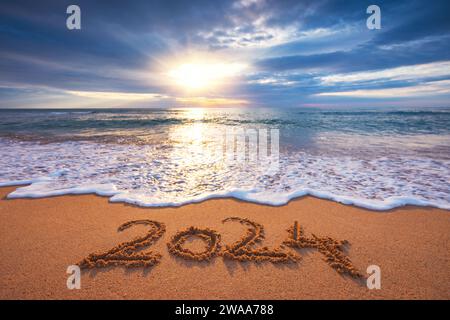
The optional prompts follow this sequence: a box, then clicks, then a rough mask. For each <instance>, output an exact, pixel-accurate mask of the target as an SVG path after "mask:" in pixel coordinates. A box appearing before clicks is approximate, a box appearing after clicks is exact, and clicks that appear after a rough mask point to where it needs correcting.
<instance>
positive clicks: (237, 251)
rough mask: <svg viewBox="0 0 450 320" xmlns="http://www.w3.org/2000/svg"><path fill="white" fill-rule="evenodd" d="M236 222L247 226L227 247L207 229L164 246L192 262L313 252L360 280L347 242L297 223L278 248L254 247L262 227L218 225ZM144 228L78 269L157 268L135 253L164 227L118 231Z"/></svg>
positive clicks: (151, 257) (285, 258) (293, 258)
mask: <svg viewBox="0 0 450 320" xmlns="http://www.w3.org/2000/svg"><path fill="white" fill-rule="evenodd" d="M222 222H223V223H226V222H239V223H241V224H243V225H245V226H247V231H246V234H245V235H243V236H242V238H241V239H239V240H238V241H236V242H235V243H232V244H230V245H225V246H224V247H222V245H221V236H220V234H219V233H218V232H217V231H215V230H211V229H209V228H197V227H190V228H188V229H186V230H183V231H179V232H177V233H176V234H175V235H174V236H173V237H172V238H171V239H170V241H169V242H168V243H167V247H168V250H169V252H170V253H171V254H173V255H175V256H178V257H181V258H183V259H188V260H195V261H209V260H211V259H212V258H214V257H217V256H221V257H223V259H229V260H236V261H242V262H243V261H253V262H256V263H259V262H264V261H268V262H272V263H297V262H298V261H299V260H300V256H299V255H298V254H295V253H292V252H289V251H287V250H286V246H287V247H291V248H296V249H315V250H318V251H319V252H320V253H321V254H322V255H323V256H324V257H325V261H326V262H327V263H328V264H329V265H330V266H331V267H332V268H333V269H334V270H336V271H337V272H339V273H341V274H347V275H349V276H351V277H355V278H359V277H362V275H361V273H360V272H359V271H358V270H357V269H356V268H355V267H354V266H353V264H352V262H351V261H350V259H349V258H348V257H347V256H346V255H345V252H344V250H345V247H346V246H347V245H348V244H349V243H348V241H346V240H343V241H337V240H335V239H333V238H330V237H318V236H316V235H314V234H311V237H306V236H305V235H304V233H303V229H302V228H301V227H299V225H298V222H297V221H295V222H294V225H293V226H292V227H290V228H289V229H287V233H288V236H287V238H286V240H284V241H283V243H282V245H280V246H279V247H278V248H273V249H269V248H268V247H262V246H258V244H259V243H260V242H262V240H263V239H264V227H263V226H262V225H261V224H259V223H257V222H254V221H251V220H249V219H246V218H239V217H230V218H226V219H224V220H223V221H222ZM139 224H140V225H146V226H149V227H150V230H149V231H148V232H147V234H146V235H144V236H141V237H137V238H135V239H133V240H131V241H127V242H123V243H121V244H119V245H117V246H115V247H114V248H112V249H110V250H108V251H105V252H100V253H92V254H90V255H88V256H87V257H86V258H85V259H83V260H82V261H80V262H79V263H78V265H79V266H80V267H81V268H82V269H91V268H101V267H109V266H125V267H130V268H132V267H150V266H154V265H156V264H158V263H159V262H160V261H161V259H162V256H161V254H159V253H155V252H153V251H147V252H138V250H139V249H143V248H145V247H149V246H150V245H152V244H153V243H155V242H156V241H158V240H159V239H160V238H161V237H162V236H163V234H164V233H165V231H166V227H165V224H164V223H162V222H158V221H153V220H133V221H129V222H126V223H124V224H122V225H121V226H120V227H119V228H118V231H123V230H125V229H128V228H130V227H131V226H134V225H139ZM189 238H198V239H201V240H202V241H204V243H205V244H206V247H205V250H204V251H203V252H193V251H192V250H189V249H187V248H184V244H185V242H186V241H187V240H188V239H189Z"/></svg>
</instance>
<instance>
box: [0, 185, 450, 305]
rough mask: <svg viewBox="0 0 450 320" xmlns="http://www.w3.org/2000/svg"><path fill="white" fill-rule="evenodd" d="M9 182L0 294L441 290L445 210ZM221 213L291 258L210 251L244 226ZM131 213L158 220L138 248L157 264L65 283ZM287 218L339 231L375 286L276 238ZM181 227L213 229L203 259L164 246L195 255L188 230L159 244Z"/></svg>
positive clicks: (381, 295)
mask: <svg viewBox="0 0 450 320" xmlns="http://www.w3.org/2000/svg"><path fill="white" fill-rule="evenodd" d="M12 190H14V188H12V187H7V188H0V199H1V200H0V221H1V223H0V298H1V299H450V232H449V230H450V212H449V211H446V210H440V209H433V208H422V207H411V206H409V207H404V208H400V209H395V210H391V211H388V212H382V213H380V212H373V211H369V210H365V209H360V208H356V207H353V206H347V205H342V204H339V203H335V202H331V201H326V200H321V199H316V198H313V197H304V198H300V199H297V200H294V201H291V202H290V203H289V204H287V205H285V206H281V207H271V206H264V205H257V204H252V203H246V202H242V201H237V200H233V199H218V200H208V201H205V202H202V203H199V204H190V205H186V206H183V207H179V208H139V207H135V206H131V205H126V204H119V203H114V204H113V203H109V202H108V198H104V197H99V196H95V195H81V196H60V197H51V198H43V199H14V200H6V198H5V197H6V195H7V194H8V193H9V192H11V191H12ZM228 217H240V218H246V219H248V221H251V222H254V223H257V225H258V226H262V227H263V228H264V233H265V238H264V239H261V240H262V242H258V243H256V244H255V245H253V248H254V249H255V250H256V252H261V249H260V248H261V247H265V246H267V247H268V248H267V249H266V251H267V252H273V251H274V250H273V249H275V248H278V249H279V252H282V253H283V254H284V253H287V254H288V255H289V256H293V257H296V259H297V260H298V261H295V262H293V261H284V262H283V261H280V262H279V263H272V262H269V261H262V262H255V261H254V260H253V258H252V256H249V259H247V260H249V261H238V260H234V259H230V257H229V256H228V258H226V257H224V256H222V255H220V254H219V255H218V254H217V252H219V253H220V252H223V250H225V249H226V248H227V245H228V246H230V245H232V244H233V243H235V242H236V241H238V240H239V239H241V238H243V237H245V235H246V232H247V229H249V228H250V229H251V227H249V225H248V224H241V223H239V221H228V222H226V223H222V220H224V219H225V218H228ZM135 220H152V221H157V222H159V223H161V224H163V225H164V228H165V230H163V231H161V232H160V237H159V238H158V237H156V236H155V239H153V240H152V244H151V245H150V246H149V247H144V248H142V249H143V250H142V251H141V252H144V253H147V252H149V251H151V252H152V254H153V256H154V257H157V258H158V257H159V258H158V259H157V260H158V263H156V264H155V265H154V266H151V267H147V268H144V267H140V266H137V267H129V268H127V267H125V266H120V265H119V266H111V265H110V266H108V265H107V266H106V267H94V268H92V269H84V270H83V271H82V275H81V289H80V290H68V289H67V286H66V280H67V277H68V276H69V275H68V274H66V269H67V267H68V266H69V265H72V264H76V263H79V262H80V261H82V260H83V259H84V258H86V257H87V256H88V255H89V254H91V253H93V252H107V251H108V250H111V249H112V248H114V247H117V246H118V245H119V244H121V243H123V242H126V241H130V240H132V239H134V238H136V237H142V236H143V235H145V234H147V233H148V232H149V230H152V228H151V225H148V224H147V225H146V224H133V225H130V226H129V228H127V229H124V230H123V231H121V232H118V228H119V226H120V225H122V224H123V223H126V222H129V221H135ZM294 221H298V225H299V226H301V227H302V228H303V230H304V236H305V237H309V238H312V234H315V235H316V236H317V237H319V238H323V237H331V238H332V239H335V240H339V241H340V240H348V242H349V244H348V245H345V246H344V247H345V250H344V251H343V253H344V254H345V256H346V257H347V258H348V259H349V260H350V261H351V264H352V265H353V266H354V267H355V268H356V269H357V270H358V271H359V272H360V273H361V274H362V275H363V276H367V273H366V268H367V267H368V266H369V265H378V266H379V267H380V268H381V289H380V290H369V289H368V288H367V286H366V281H365V279H364V278H354V277H352V276H350V275H348V274H345V273H343V274H341V273H339V272H338V270H337V269H334V268H333V267H332V266H331V265H330V263H327V262H326V261H325V258H326V256H325V255H324V254H323V252H320V251H319V250H318V249H317V248H309V249H308V248H303V249H299V248H291V247H289V246H284V247H281V248H280V245H281V244H282V242H283V241H285V240H286V239H287V238H288V235H289V234H288V232H287V229H288V228H290V227H291V230H292V227H293V225H294ZM191 226H193V227H197V228H198V229H202V230H203V229H205V228H208V229H209V230H210V231H211V234H212V235H213V236H214V237H217V238H215V244H218V246H217V247H214V246H212V247H211V248H212V249H211V250H212V251H211V252H213V251H214V250H217V251H214V252H213V253H211V254H210V256H208V257H206V258H208V260H204V261H196V260H192V259H190V258H189V257H186V256H185V257H181V256H179V255H176V251H177V250H179V249H180V248H182V249H188V250H190V251H188V253H189V252H193V253H194V256H195V257H197V258H198V257H200V256H199V255H196V254H195V253H196V252H197V253H198V252H202V251H204V250H205V245H206V244H207V241H205V240H204V239H203V240H202V239H201V238H199V237H192V236H191V237H189V236H188V237H185V238H183V241H182V242H181V243H180V242H178V243H175V245H172V246H170V250H171V252H169V248H168V246H167V243H168V242H170V241H171V240H172V238H173V237H174V236H175V234H176V233H177V232H179V231H183V230H186V229H188V228H190V227H191ZM192 230H194V229H192ZM196 230H197V229H196ZM192 232H193V233H195V232H194V231H192ZM217 235H218V236H217ZM205 239H206V240H208V239H207V238H205ZM178 240H179V238H176V239H174V241H175V242H176V241H178ZM177 248H178V249H177ZM174 250H175V251H174ZM258 250H259V251H258ZM174 252H175V253H174ZM178 252H179V251H178ZM188 256H189V254H188ZM195 257H194V258H195ZM191 258H192V257H191ZM203 258H205V256H203ZM197 260H201V259H197ZM243 260H245V259H243ZM281 260H283V259H281ZM284 260H289V259H284ZM104 264H105V263H104ZM106 264H108V263H106Z"/></svg>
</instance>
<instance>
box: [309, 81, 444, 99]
mask: <svg viewBox="0 0 450 320" xmlns="http://www.w3.org/2000/svg"><path fill="white" fill-rule="evenodd" d="M449 93H450V80H440V81H431V82H428V83H424V84H418V85H414V86H410V87H401V88H387V89H366V90H353V91H340V92H322V93H318V94H316V96H323V97H353V98H402V97H423V96H437V95H444V94H449Z"/></svg>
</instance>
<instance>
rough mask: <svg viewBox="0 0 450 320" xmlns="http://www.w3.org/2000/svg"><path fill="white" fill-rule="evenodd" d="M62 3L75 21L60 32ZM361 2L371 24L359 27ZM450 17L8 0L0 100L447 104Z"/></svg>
mask: <svg viewBox="0 0 450 320" xmlns="http://www.w3.org/2000/svg"><path fill="white" fill-rule="evenodd" d="M70 4H77V5H78V6H79V7H80V8H81V30H68V29H67V28H66V19H67V17H68V14H67V13H66V8H67V7H68V6H69V5H70ZM371 4H376V5H378V6H379V7H380V8H381V25H382V28H381V30H369V29H367V27H366V19H367V18H368V16H369V14H367V13H366V8H367V7H368V6H369V5H371ZM449 12H450V2H448V1H435V0H434V1H424V0H420V1H418V0H409V1H373V0H372V1H364V0H355V1H352V0H347V1H327V0H315V1H301V0H296V1H282V0H276V1H269V0H236V1H225V0H223V1H212V0H201V1H195V0H190V1H169V0H165V1H151V0H150V1H75V2H74V1H61V0H54V1H13V0H6V1H2V2H1V3H0V43H1V46H0V108H66V107H71V108H84V107H172V106H248V107H252V106H265V107H330V106H331V107H334V106H336V107H341V106H344V107H346V106H375V107H377V106H380V107H382V106H384V107H386V106H388V107H390V106H449V101H450V16H449V15H450V14H449ZM196 84H198V86H197V85H196Z"/></svg>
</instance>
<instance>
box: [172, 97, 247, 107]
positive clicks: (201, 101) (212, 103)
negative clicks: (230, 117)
mask: <svg viewBox="0 0 450 320" xmlns="http://www.w3.org/2000/svg"><path fill="white" fill-rule="evenodd" d="M175 101H176V102H177V103H178V104H179V105H180V104H181V105H185V106H196V107H237V106H245V105H248V104H249V102H248V101H247V100H244V99H230V98H209V97H187V98H186V97H181V98H176V99H175Z"/></svg>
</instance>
